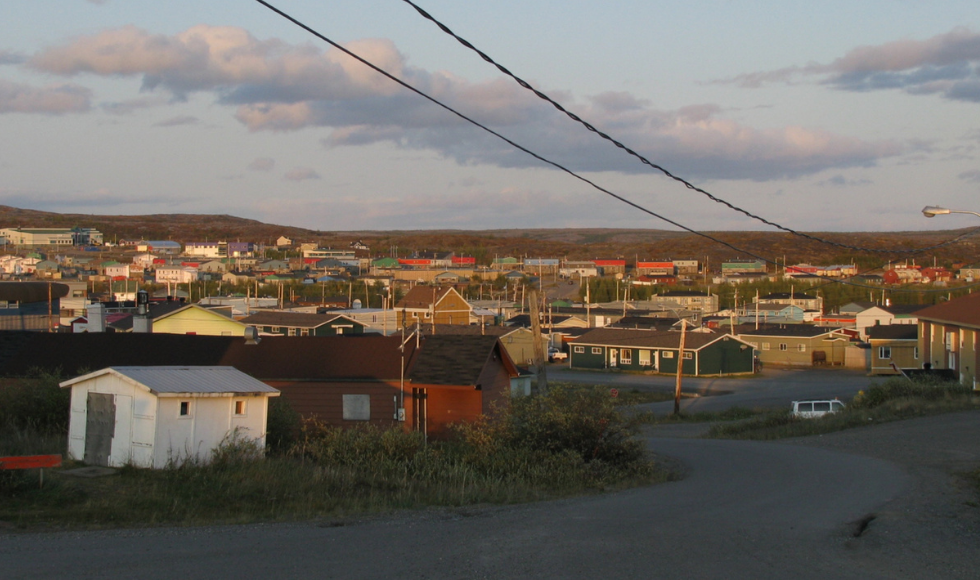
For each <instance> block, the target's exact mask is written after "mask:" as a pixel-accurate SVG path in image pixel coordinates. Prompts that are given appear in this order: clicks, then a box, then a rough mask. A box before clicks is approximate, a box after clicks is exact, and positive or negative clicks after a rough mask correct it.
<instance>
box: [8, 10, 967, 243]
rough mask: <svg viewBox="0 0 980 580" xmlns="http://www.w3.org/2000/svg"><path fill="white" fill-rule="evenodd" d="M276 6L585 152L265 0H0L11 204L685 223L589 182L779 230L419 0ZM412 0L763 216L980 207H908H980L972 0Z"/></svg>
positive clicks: (887, 227)
mask: <svg viewBox="0 0 980 580" xmlns="http://www.w3.org/2000/svg"><path fill="white" fill-rule="evenodd" d="M270 3H271V4H273V5H274V6H276V7H278V8H279V9H280V10H282V11H284V12H287V13H289V14H290V15H292V16H293V17H294V18H296V19H298V20H300V21H302V22H304V23H305V24H306V25H307V26H309V27H310V28H312V29H314V30H316V31H317V32H319V33H320V34H322V35H323V36H325V37H327V38H329V39H330V40H332V41H333V42H335V43H337V44H339V45H341V46H343V47H344V48H346V49H347V50H349V51H351V52H353V53H355V54H357V55H358V56H360V57H361V58H362V59H364V60H366V61H369V62H371V63H372V64H374V65H375V66H377V67H379V68H381V69H383V70H385V71H387V72H388V73H390V74H391V75H393V76H395V77H397V78H399V79H401V80H402V81H404V82H405V83H407V84H409V85H411V86H413V87H415V88H416V89H418V90H419V91H421V92H423V93H425V94H426V95H429V96H430V97H432V98H433V99H435V100H437V101H439V102H441V103H443V104H445V105H447V106H449V107H451V108H453V109H455V110H457V111H459V112H460V113H461V114H463V115H465V116H467V117H469V118H471V119H473V120H475V121H477V122H479V123H480V124H482V125H484V126H486V127H488V128H490V129H492V130H493V131H495V132H497V133H499V134H500V135H502V136H504V137H506V138H507V139H509V140H511V141H513V142H515V143H517V144H519V145H520V146H521V147H524V148H526V149H528V150H530V151H533V152H534V153H536V154H537V155H539V156H541V157H544V158H546V159H547V160H549V161H551V162H554V163H556V164H559V165H561V166H562V167H564V168H566V169H567V170H568V171H569V172H572V173H569V172H566V171H562V170H559V169H557V168H555V167H554V166H551V165H548V164H546V163H543V162H542V161H540V160H539V159H536V158H535V157H533V156H531V155H528V154H526V153H524V152H522V151H520V150H519V149H516V148H514V147H513V146H512V145H510V144H508V143H507V142H505V141H503V140H501V139H499V138H497V137H495V136H493V135H491V134H489V133H487V132H486V131H483V130H482V129H480V128H478V127H475V126H474V125H472V124H469V123H467V122H465V121H463V120H462V119H461V118H460V117H458V116H456V115H454V114H452V113H451V112H448V111H446V110H445V109H444V108H441V107H439V106H438V105H436V104H434V103H432V102H431V101H429V100H426V99H425V98H423V97H420V96H419V95H417V94H415V93H413V92H411V91H409V90H407V89H405V88H404V87H401V86H399V85H398V84H396V83H394V82H393V81H391V80H389V79H387V78H385V77H384V76H382V75H380V74H378V73H377V72H376V71H374V70H371V69H370V68H368V67H367V66H365V65H364V64H362V63H360V62H358V61H357V60H355V59H353V58H351V57H350V56H348V55H347V54H344V53H343V52H342V51H340V50H338V49H336V48H334V47H332V46H330V45H329V44H328V43H326V42H324V41H323V40H321V39H318V38H316V37H315V36H313V35H312V34H310V33H309V32H308V31H306V30H303V29H302V28H300V27H298V26H296V25H295V24H293V23H291V22H289V21H288V20H286V19H284V18H283V17H281V16H279V15H278V14H276V13H274V12H272V11H270V10H269V9H268V8H267V7H265V6H263V5H262V4H261V3H259V2H256V1H255V0H237V1H233V0H209V1H208V2H190V1H188V0H173V1H170V2H159V1H158V0H154V1H149V0H46V1H45V2H43V3H38V2H13V3H7V5H6V6H5V7H4V12H5V18H4V19H3V22H2V23H0V204H4V205H11V206H14V207H19V208H27V209H37V210H44V211H54V212H61V213H83V214H113V215H117V214H118V215H139V214H155V213H168V214H169V213H188V214H230V215H235V216H239V217H245V218H251V219H257V220H260V221H263V222H267V223H276V224H282V225H290V226H298V227H306V228H311V229H317V230H323V231H332V230H336V231H343V230H391V229H400V230H413V229H462V230H482V229H499V228H516V229H529V228H564V227H602V228H655V229H676V228H675V227H674V226H672V225H670V224H668V223H666V222H664V221H662V220H660V219H657V218H655V217H652V216H650V215H648V214H646V213H643V212H642V211H639V210H637V209H636V208H634V207H631V206H629V205H627V204H624V203H622V202H621V201H618V200H616V199H614V198H612V197H611V196H609V195H607V194H606V193H603V192H601V191H599V190H598V189H596V188H595V187H593V186H592V185H590V184H589V183H588V182H592V183H594V184H595V185H597V186H599V187H601V188H603V189H605V190H608V191H609V192H612V193H614V194H616V195H617V196H621V197H623V198H625V199H628V200H630V201H631V202H633V203H635V204H637V205H639V206H642V207H644V208H647V209H649V210H650V211H651V212H654V213H656V214H659V215H661V216H664V217H666V218H669V219H670V220H673V221H675V222H678V223H680V224H683V225H684V226H686V227H688V228H691V229H694V230H699V231H719V230H757V231H765V230H772V229H773V228H772V227H771V226H768V225H765V224H764V223H762V222H760V221H758V220H755V219H752V218H750V217H747V216H745V215H744V214H742V213H739V212H736V211H733V210H731V209H730V208H728V207H726V206H724V205H722V204H719V203H717V202H715V201H712V200H710V199H709V198H708V197H706V196H704V195H703V194H701V193H698V192H696V191H693V190H691V189H689V188H687V187H686V186H685V185H684V184H682V183H680V182H677V181H675V180H672V179H669V178H667V177H665V176H664V175H663V173H661V172H659V171H657V170H656V169H653V168H651V167H650V166H648V165H646V164H643V163H642V162H641V161H640V160H638V159H637V158H635V157H633V156H630V155H628V154H626V153H625V152H624V151H623V150H622V149H621V148H618V147H616V146H615V145H614V144H611V143H610V142H609V141H607V140H604V139H602V138H600V137H598V136H597V135H595V134H594V133H592V132H589V131H588V130H587V129H586V128H585V127H583V125H581V124H579V123H576V122H574V121H572V120H571V119H569V118H568V117H567V116H565V115H564V114H562V113H560V112H559V111H558V110H556V109H555V107H553V106H552V105H551V104H549V103H547V102H545V101H543V100H541V99H539V98H537V97H536V96H535V95H534V94H533V93H531V92H529V91H527V90H525V89H524V88H521V87H520V86H519V85H518V84H517V83H516V82H514V81H513V80H512V79H510V78H508V77H506V76H504V75H503V74H502V73H500V72H499V71H498V70H497V69H496V68H495V67H494V66H492V65H491V64H488V63H486V62H484V61H483V60H482V59H481V58H480V57H479V56H478V55H477V54H475V53H474V52H472V51H470V50H468V49H467V48H465V47H464V46H462V45H461V44H459V43H458V42H457V41H456V40H455V39H453V38H452V37H450V36H448V35H446V34H445V33H443V32H442V31H441V30H439V28H438V27H437V26H436V25H435V24H433V23H432V22H430V21H428V20H426V19H424V18H422V17H421V16H420V15H419V14H418V13H417V12H416V11H415V10H414V9H413V8H412V6H410V5H409V4H407V3H406V2H404V1H401V0H358V1H357V2H339V1H336V0H317V1H315V2H314V1H311V0H270ZM416 3H417V4H419V5H420V6H421V7H422V8H424V9H425V10H426V11H428V12H429V13H430V14H431V15H432V16H433V17H435V18H436V19H438V20H440V21H441V22H443V23H444V24H445V25H446V26H448V27H449V28H451V29H452V30H453V31H454V32H455V33H456V34H458V35H459V36H461V37H463V38H465V39H467V40H468V41H470V42H471V43H473V44H474V45H475V46H476V47H477V48H479V49H480V50H482V51H483V52H485V53H487V54H488V55H490V56H491V57H492V58H493V59H494V60H495V61H497V62H498V63H500V64H501V65H503V66H504V67H506V68H507V69H509V70H510V71H511V72H513V73H514V74H515V75H516V76H518V77H520V78H522V79H524V80H525V81H527V82H528V83H530V84H531V85H532V86H533V87H534V88H535V89H537V90H539V91H541V92H543V93H545V94H547V95H548V96H549V97H550V98H552V99H553V100H554V101H556V102H558V103H560V104H561V105H562V106H563V107H564V108H565V109H567V110H569V111H571V112H573V113H575V114H576V115H578V116H579V117H581V118H582V119H583V120H584V121H586V122H587V123H589V124H590V125H592V126H594V127H596V128H597V129H599V130H600V131H602V132H604V133H607V134H608V135H610V136H611V137H612V138H614V139H616V140H617V141H620V142H621V143H623V144H624V145H625V146H627V147H629V148H630V149H632V150H634V151H635V152H637V153H638V154H639V155H642V156H643V157H645V158H646V159H648V160H649V161H650V162H652V163H654V164H657V165H659V166H661V167H663V168H665V169H666V170H668V171H669V172H670V173H672V174H673V175H675V176H678V177H680V178H683V179H684V180H686V181H688V182H690V183H691V184H693V185H696V186H697V187H699V188H701V189H704V190H706V191H708V192H710V193H711V194H712V195H714V196H716V197H717V198H720V199H722V200H725V201H726V202H728V203H730V204H732V205H734V206H737V207H739V208H742V209H744V210H745V211H747V212H749V213H752V214H755V215H757V216H760V217H762V218H765V219H766V220H769V221H771V222H775V223H778V224H780V225H782V226H785V227H787V228H792V229H795V230H801V231H809V232H820V231H904V230H931V229H948V228H960V227H970V226H976V225H978V224H977V222H976V221H975V220H976V219H977V218H976V217H974V216H970V215H949V216H943V217H937V218H934V219H931V220H929V219H926V218H924V217H923V216H922V213H921V209H922V207H923V206H926V205H940V206H945V207H949V208H953V209H962V210H969V211H980V195H978V194H980V3H978V2H976V0H970V1H959V0H957V1H939V2H925V1H914V0H876V1H866V0H848V1H846V2H845V1H837V0H827V1H825V2H810V3H802V2H789V3H787V2H770V1H767V0H756V1H750V2H735V1H723V0H711V1H701V0H692V1H690V2H684V3H678V2H661V1H653V0H647V1H639V0H606V1H605V2H594V1H590V2H586V1H584V0H562V1H557V0H523V1H516V0H491V1H489V2H482V3H473V2H459V1H458V0H457V1H449V0H419V1H418V2H416ZM573 173H574V175H573ZM576 175H578V176H580V177H581V178H583V179H579V178H577V177H576ZM585 180H588V182H587V181H585ZM22 225H29V224H22Z"/></svg>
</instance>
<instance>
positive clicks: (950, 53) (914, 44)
mask: <svg viewBox="0 0 980 580" xmlns="http://www.w3.org/2000/svg"><path fill="white" fill-rule="evenodd" d="M814 76H816V77H820V79H821V80H820V82H822V83H823V84H826V85H828V86H831V87H833V88H836V89H839V90H846V91H877V90H888V89H895V90H903V91H905V92H907V93H909V94H913V95H925V94H939V95H941V96H943V97H945V98H947V99H951V100H958V101H969V102H977V103H980V34H978V33H975V32H972V31H970V30H969V29H968V28H963V27H958V28H954V29H953V30H951V31H950V32H947V33H945V34H939V35H936V36H933V37H932V38H929V39H926V40H911V39H903V40H897V41H894V42H888V43H885V44H880V45H876V46H862V47H858V48H855V49H853V50H851V51H849V52H848V53H847V54H845V55H844V56H842V57H840V58H837V59H835V60H834V61H833V62H831V63H829V64H818V63H813V64H808V65H806V66H802V67H800V66H794V67H787V68H782V69H777V70H773V71H762V72H752V73H747V74H743V75H739V76H736V77H733V78H730V79H724V80H721V81H715V82H717V83H733V84H737V85H739V86H742V87H748V88H756V87H760V86H762V85H764V84H767V83H772V82H787V83H788V82H793V81H794V80H796V79H799V78H805V77H814Z"/></svg>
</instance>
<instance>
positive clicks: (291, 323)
mask: <svg viewBox="0 0 980 580" xmlns="http://www.w3.org/2000/svg"><path fill="white" fill-rule="evenodd" d="M338 318H344V319H347V317H346V316H341V315H340V314H313V313H308V312H263V311H259V312H255V313H253V314H251V315H250V316H246V317H245V318H243V319H241V320H240V321H239V322H241V323H243V324H251V325H255V326H285V327H287V328H317V327H318V326H323V325H324V324H329V323H331V322H333V321H334V320H336V319H338ZM348 320H349V319H348ZM360 324H361V323H359V322H358V325H360Z"/></svg>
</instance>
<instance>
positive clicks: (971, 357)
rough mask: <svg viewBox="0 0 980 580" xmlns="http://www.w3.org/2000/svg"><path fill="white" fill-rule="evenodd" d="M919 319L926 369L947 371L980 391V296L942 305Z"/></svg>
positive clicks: (918, 315) (930, 309)
mask: <svg viewBox="0 0 980 580" xmlns="http://www.w3.org/2000/svg"><path fill="white" fill-rule="evenodd" d="M916 316H917V317H918V319H919V351H920V352H921V353H922V363H923V367H925V365H926V364H927V363H928V364H929V368H932V369H947V370H949V371H952V373H953V374H954V376H956V377H957V378H958V379H959V381H960V383H962V384H964V385H968V386H972V387H973V388H974V389H977V388H980V382H978V380H977V379H978V376H980V375H978V373H977V364H978V363H980V348H977V345H978V344H980V293H974V294H967V295H966V296H960V297H959V298H954V299H952V300H949V301H947V302H941V303H939V304H936V305H935V306H930V307H929V308H926V309H925V310H920V311H919V312H917V313H916Z"/></svg>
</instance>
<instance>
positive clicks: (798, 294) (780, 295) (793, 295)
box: [759, 292, 817, 300]
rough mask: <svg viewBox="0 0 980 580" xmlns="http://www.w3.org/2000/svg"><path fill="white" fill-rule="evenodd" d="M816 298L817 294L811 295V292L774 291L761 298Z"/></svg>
mask: <svg viewBox="0 0 980 580" xmlns="http://www.w3.org/2000/svg"><path fill="white" fill-rule="evenodd" d="M790 299H793V300H816V299H817V297H816V296H811V295H809V294H804V293H802V292H773V293H771V294H766V295H765V296H763V297H761V298H760V299H759V300H790Z"/></svg>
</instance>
